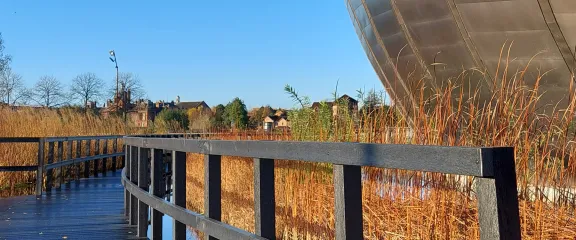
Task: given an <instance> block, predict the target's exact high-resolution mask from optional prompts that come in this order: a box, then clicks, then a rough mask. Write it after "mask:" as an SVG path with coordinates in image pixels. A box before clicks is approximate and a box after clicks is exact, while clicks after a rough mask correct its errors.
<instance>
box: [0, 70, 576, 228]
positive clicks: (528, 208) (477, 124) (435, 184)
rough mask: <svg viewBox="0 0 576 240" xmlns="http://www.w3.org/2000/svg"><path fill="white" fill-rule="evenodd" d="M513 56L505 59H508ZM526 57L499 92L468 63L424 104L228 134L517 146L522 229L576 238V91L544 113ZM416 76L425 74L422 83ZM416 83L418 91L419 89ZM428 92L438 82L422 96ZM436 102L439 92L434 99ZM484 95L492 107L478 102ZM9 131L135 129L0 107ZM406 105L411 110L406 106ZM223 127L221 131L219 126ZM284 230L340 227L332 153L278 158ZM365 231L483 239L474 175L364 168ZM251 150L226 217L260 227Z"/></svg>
mask: <svg viewBox="0 0 576 240" xmlns="http://www.w3.org/2000/svg"><path fill="white" fill-rule="evenodd" d="M506 65H507V64H505V63H504V64H503V66H506ZM525 72H526V70H525V69H524V70H523V69H520V70H519V71H516V72H513V73H512V72H511V71H510V72H509V71H508V70H507V69H505V67H503V68H502V70H499V71H498V72H497V73H495V74H492V75H493V76H495V77H494V79H492V82H494V83H497V84H495V85H494V86H493V89H492V97H491V98H490V100H489V101H488V102H484V103H480V102H479V98H478V92H476V91H475V90H474V89H472V90H470V89H467V88H464V87H462V86H463V85H462V83H463V82H466V81H469V76H470V75H471V74H472V73H471V71H464V72H463V73H462V74H461V75H460V76H458V77H457V78H454V79H449V80H447V81H445V82H446V84H445V86H441V87H440V88H438V89H424V88H423V87H420V90H419V93H420V94H416V95H420V96H421V97H418V98H416V99H417V101H418V104H416V105H414V106H411V107H410V108H408V109H401V108H400V107H399V106H394V105H392V106H391V107H390V108H387V107H383V106H381V105H380V106H377V107H375V108H374V109H372V110H371V111H367V112H360V113H355V112H351V113H348V112H346V111H343V112H341V113H340V114H339V115H338V116H337V117H335V118H334V117H332V116H331V114H330V113H329V111H326V109H324V110H323V109H320V110H319V111H312V110H311V109H309V108H302V109H295V110H294V111H293V113H295V115H291V119H290V120H291V122H292V129H291V132H290V133H288V132H283V133H276V134H272V135H270V134H264V133H262V132H252V131H242V132H229V131H227V134H220V135H216V138H219V139H235V140H248V139H250V140H279V141H286V140H291V141H331V142H342V141H354V142H370V143H382V144H389V143H394V144H427V145H443V146H514V147H515V155H516V172H517V177H518V190H519V194H518V199H519V202H520V216H521V231H522V236H523V238H524V239H574V237H575V236H576V217H575V216H574V212H575V209H576V197H575V194H576V190H575V188H576V186H575V184H574V183H575V179H576V150H575V148H574V142H576V141H575V136H576V134H574V131H575V128H574V121H573V120H574V119H573V116H574V113H575V106H576V100H575V99H574V97H573V96H574V91H573V90H574V89H573V88H570V89H569V91H570V94H569V95H568V96H567V99H566V100H567V102H568V104H567V107H566V108H564V109H560V108H557V109H555V111H552V112H548V113H547V114H540V113H541V112H540V110H539V107H540V106H542V104H543V103H542V101H541V98H540V97H541V94H542V92H541V91H539V81H540V79H541V78H538V81H537V84H536V85H535V86H533V87H526V84H524V74H525ZM416 87H418V86H416ZM417 92H418V91H417ZM425 92H433V93H434V94H433V95H432V96H431V97H429V98H424V97H422V96H424V93H425ZM429 103H434V104H429ZM478 106H483V107H478ZM0 111H1V113H0V134H1V135H2V136H65V135H98V134H123V133H128V132H130V131H132V130H130V129H128V128H126V127H124V125H123V124H122V122H121V121H120V120H118V119H106V120H105V119H101V118H98V117H95V116H86V115H85V114H79V113H76V112H66V111H54V110H37V109H34V110H33V109H28V110H18V111H14V110H12V109H0ZM403 111H408V112H410V113H411V115H405V116H410V117H408V118H407V117H403V115H401V114H399V112H403ZM221 133H224V132H221ZM35 152H36V149H35V148H34V147H32V146H30V147H28V146H18V147H16V146H9V147H5V146H2V145H0V154H1V155H0V156H2V157H3V159H2V162H1V163H2V164H6V165H26V164H30V165H32V164H34V163H35ZM187 161H188V164H187V208H189V209H191V210H193V211H197V212H200V213H202V212H203V192H204V190H203V184H204V183H203V174H204V172H203V171H204V170H203V164H202V162H203V156H202V155H198V154H188V156H187ZM275 166H276V169H275V173H276V180H275V181H276V182H275V186H276V216H277V219H276V220H277V236H278V237H279V238H281V239H331V238H333V237H334V215H333V212H334V190H333V180H332V170H331V166H330V165H329V164H312V163H304V162H298V161H285V160H281V159H277V160H275ZM0 176H1V177H0V183H4V184H5V183H7V182H12V183H14V182H19V181H21V180H22V181H30V180H31V178H33V176H32V175H25V174H24V175H22V174H20V175H10V174H3V175H0ZM363 176H364V179H363V185H362V188H363V189H362V191H363V213H364V236H365V238H367V239H478V238H479V227H478V212H477V206H476V204H477V200H476V197H475V192H474V178H472V177H464V176H455V175H446V174H438V173H422V172H413V171H405V170H394V169H379V168H369V167H366V168H363ZM252 181H253V165H252V159H246V158H238V157H230V156H224V157H223V160H222V198H223V200H222V201H223V202H222V206H223V211H222V220H223V221H224V222H226V223H229V224H231V225H234V226H236V227H239V228H242V229H245V230H247V231H252V232H253V231H254V219H253V213H254V210H253V201H254V200H253V183H252Z"/></svg>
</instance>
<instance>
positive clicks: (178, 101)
mask: <svg viewBox="0 0 576 240" xmlns="http://www.w3.org/2000/svg"><path fill="white" fill-rule="evenodd" d="M178 103H180V96H176V104H178Z"/></svg>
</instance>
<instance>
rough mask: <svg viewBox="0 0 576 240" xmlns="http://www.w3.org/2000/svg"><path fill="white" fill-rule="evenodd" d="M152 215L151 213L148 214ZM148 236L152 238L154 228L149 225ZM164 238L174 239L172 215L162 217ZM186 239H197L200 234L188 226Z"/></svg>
mask: <svg viewBox="0 0 576 240" xmlns="http://www.w3.org/2000/svg"><path fill="white" fill-rule="evenodd" d="M148 217H150V213H149V214H148ZM147 236H148V238H149V239H152V228H151V227H150V225H148V233H147ZM162 239H172V217H170V216H166V215H164V217H162ZM186 239H191V240H197V239H199V238H198V235H197V234H196V233H195V232H194V231H192V229H190V228H188V227H187V228H186Z"/></svg>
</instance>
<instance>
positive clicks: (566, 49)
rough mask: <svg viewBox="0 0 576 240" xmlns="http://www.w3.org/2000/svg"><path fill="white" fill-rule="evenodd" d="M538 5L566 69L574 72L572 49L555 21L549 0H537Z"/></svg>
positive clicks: (575, 58) (575, 59)
mask: <svg viewBox="0 0 576 240" xmlns="http://www.w3.org/2000/svg"><path fill="white" fill-rule="evenodd" d="M538 5H539V6H540V11H541V12H542V16H543V17H544V20H545V21H546V26H548V29H549V30H550V34H551V35H552V38H553V39H554V42H555V43H556V46H557V47H558V51H560V54H561V55H562V58H564V61H565V62H566V66H567V67H568V70H569V71H570V72H571V73H572V74H574V71H575V70H576V57H575V56H574V54H572V49H571V48H570V46H569V45H568V41H566V37H564V34H563V33H562V29H560V25H558V22H557V21H556V16H555V15H554V10H553V9H552V5H551V4H550V0H538Z"/></svg>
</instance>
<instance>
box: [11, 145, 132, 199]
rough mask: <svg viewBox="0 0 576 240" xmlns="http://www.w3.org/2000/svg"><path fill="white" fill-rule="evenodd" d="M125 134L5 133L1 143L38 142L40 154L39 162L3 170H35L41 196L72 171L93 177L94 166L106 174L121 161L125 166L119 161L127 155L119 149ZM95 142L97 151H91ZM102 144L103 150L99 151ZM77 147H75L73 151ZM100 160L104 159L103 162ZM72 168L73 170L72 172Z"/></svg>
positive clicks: (69, 175) (95, 173)
mask: <svg viewBox="0 0 576 240" xmlns="http://www.w3.org/2000/svg"><path fill="white" fill-rule="evenodd" d="M122 137H123V136H120V135H107V136H77V137H44V138H34V137H32V138H30V137H9V138H6V137H2V138H0V144H1V143H37V144H38V150H37V153H38V154H37V164H36V165H29V166H1V167H0V172H17V171H18V172H19V171H36V186H35V193H36V195H37V196H40V195H42V192H43V190H44V189H45V191H51V190H52V187H54V186H56V187H58V188H59V187H60V186H61V185H62V184H63V183H64V182H65V181H66V180H67V179H66V178H67V177H69V178H70V177H71V176H72V175H73V176H74V178H75V179H79V178H81V177H83V178H88V177H90V169H91V167H92V173H93V175H94V176H98V173H99V172H100V173H102V175H106V172H107V171H108V170H112V171H116V169H117V167H118V165H119V164H120V167H124V163H121V162H118V159H119V157H121V159H123V156H124V152H118V150H119V149H118V139H121V138H122ZM92 143H93V147H94V151H92ZM110 143H111V144H112V146H110V147H112V151H111V153H109V151H108V147H109V145H110ZM64 144H66V156H64ZM46 145H47V146H46ZM101 148H102V153H100V149H101ZM74 149H75V150H76V151H75V153H74V154H73V150H74ZM82 150H84V154H82ZM92 152H93V154H92ZM0 158H2V156H0ZM108 159H111V161H112V162H111V169H107V160H108ZM101 160H102V162H100V161H101ZM82 163H83V164H84V167H83V169H84V172H83V173H81V172H80V169H81V166H80V164H82ZM91 163H92V166H91ZM72 170H74V171H73V172H72ZM54 178H56V179H54ZM54 180H56V182H54ZM43 183H44V184H43ZM43 185H44V189H43Z"/></svg>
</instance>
